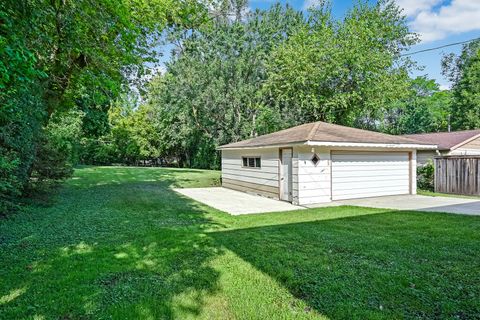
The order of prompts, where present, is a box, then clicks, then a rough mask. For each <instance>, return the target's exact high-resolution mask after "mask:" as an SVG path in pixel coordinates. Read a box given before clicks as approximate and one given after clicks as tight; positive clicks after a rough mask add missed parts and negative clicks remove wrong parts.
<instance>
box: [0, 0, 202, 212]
mask: <svg viewBox="0 0 480 320" xmlns="http://www.w3.org/2000/svg"><path fill="white" fill-rule="evenodd" d="M205 13H206V8H205V7H204V6H203V5H202V4H200V3H198V2H196V1H193V0H192V1H189V0H187V1H176V0H148V1H147V0H120V1H117V0H106V1H103V0H102V1H99V0H94V1H91V0H76V1H63V0H52V1H46V0H32V1H17V0H5V1H1V2H0V191H1V192H0V194H1V195H0V213H3V212H5V211H6V210H8V208H9V207H11V206H12V205H14V203H15V201H16V199H17V197H18V196H19V195H21V193H22V191H23V189H24V188H25V186H26V185H27V184H28V183H29V179H30V176H31V174H32V173H34V174H35V175H36V176H35V177H36V178H38V179H57V178H58V179H61V178H65V176H62V175H64V174H65V175H66V176H68V174H69V173H70V172H71V166H72V165H73V164H74V163H75V162H76V161H77V159H78V145H79V140H80V139H79V136H78V135H76V137H75V139H76V140H75V141H68V143H67V140H69V139H70V137H71V136H70V133H71V132H68V131H69V128H67V127H63V128H60V127H62V121H63V120H61V119H56V120H55V121H56V124H57V125H58V124H59V125H60V126H57V127H55V128H54V127H53V125H54V124H51V123H50V122H51V120H52V119H53V117H54V116H55V115H57V116H60V117H63V116H64V115H65V116H66V118H68V117H69V116H68V115H69V111H71V110H81V111H82V112H83V116H84V117H83V125H82V126H83V130H84V132H85V135H86V137H88V138H91V137H98V136H99V135H103V134H105V133H106V132H107V131H108V128H107V127H106V124H107V121H106V119H107V114H106V113H107V110H108V108H109V106H110V104H111V101H113V100H114V99H116V98H117V97H118V96H119V94H120V93H121V92H124V91H128V89H127V88H129V85H130V84H131V82H134V80H136V77H139V76H141V75H142V74H143V73H144V70H143V67H144V63H146V62H147V61H148V62H150V63H154V62H155V61H156V52H155V51H154V50H152V49H153V48H154V47H155V46H156V45H157V44H158V41H159V35H160V33H161V32H162V31H163V29H164V28H165V27H166V26H168V25H176V26H183V25H185V24H188V25H189V27H190V28H191V27H194V26H195V25H196V24H198V23H202V22H204V21H205ZM55 121H54V122H55ZM65 143H67V144H65ZM37 156H38V158H37ZM63 165H64V166H65V167H64V168H61V166H63ZM36 180H37V179H36Z"/></svg>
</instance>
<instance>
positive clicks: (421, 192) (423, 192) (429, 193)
mask: <svg viewBox="0 0 480 320" xmlns="http://www.w3.org/2000/svg"><path fill="white" fill-rule="evenodd" d="M417 194H419V195H422V196H430V197H447V198H465V199H477V200H478V199H480V196H466V195H462V194H453V193H440V192H433V191H428V190H417Z"/></svg>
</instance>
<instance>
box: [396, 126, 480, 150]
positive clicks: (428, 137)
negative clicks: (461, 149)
mask: <svg viewBox="0 0 480 320" xmlns="http://www.w3.org/2000/svg"><path fill="white" fill-rule="evenodd" d="M477 135H480V129H477V130H465V131H453V132H435V133H420V134H407V135H404V137H407V138H410V139H414V140H417V141H420V142H424V143H430V144H436V145H438V149H439V150H450V149H452V148H453V147H455V146H457V145H459V144H462V143H464V142H467V141H468V140H469V139H472V138H474V137H475V136H477Z"/></svg>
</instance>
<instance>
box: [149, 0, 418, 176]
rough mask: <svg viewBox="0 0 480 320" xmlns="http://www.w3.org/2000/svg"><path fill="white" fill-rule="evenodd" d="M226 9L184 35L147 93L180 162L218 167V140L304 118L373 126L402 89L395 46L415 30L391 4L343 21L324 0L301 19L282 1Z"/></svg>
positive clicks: (168, 147)
mask: <svg viewBox="0 0 480 320" xmlns="http://www.w3.org/2000/svg"><path fill="white" fill-rule="evenodd" d="M240 2H241V1H240ZM237 4H238V2H237ZM236 8H237V10H235V12H237V13H238V12H241V11H242V10H238V6H237V7H236ZM227 16H228V14H227ZM234 16H235V19H226V18H225V15H224V16H221V17H220V18H218V19H217V18H212V21H213V23H212V24H209V25H207V26H205V27H202V28H198V29H197V30H194V31H193V32H192V33H189V34H187V35H185V34H183V36H184V38H182V41H181V42H180V45H179V48H178V49H177V50H175V53H176V54H175V55H174V58H173V59H172V60H171V61H169V62H168V63H167V73H166V74H165V75H162V76H161V77H158V78H156V79H155V80H154V81H153V83H152V86H151V88H150V90H149V93H148V101H149V102H148V103H149V104H151V105H153V106H155V108H156V109H157V114H158V115H159V122H160V124H159V126H158V127H159V128H160V136H161V137H162V147H161V150H163V151H165V152H169V154H170V155H173V154H176V156H177V158H178V159H179V160H180V161H181V162H183V161H185V162H186V163H187V165H190V166H194V167H203V168H218V166H219V160H220V157H219V153H218V152H216V151H215V148H216V147H217V146H218V145H221V144H225V143H228V142H232V141H238V140H241V139H246V138H251V137H255V136H256V135H258V134H264V133H269V132H272V131H274V130H278V129H282V128H284V127H286V126H291V125H295V124H298V123H303V122H307V121H314V120H327V121H331V122H337V123H342V124H349V125H357V126H365V127H367V126H370V127H376V125H377V123H378V120H380V119H383V114H384V112H385V110H386V108H387V107H386V106H389V105H392V102H393V101H396V100H397V99H398V98H399V97H402V96H405V95H406V94H407V93H408V87H409V81H408V80H409V78H408V71H409V70H410V68H412V64H411V62H410V60H408V59H406V58H401V57H400V53H401V52H402V51H403V50H405V49H407V48H408V46H410V45H411V44H414V43H415V42H416V37H415V35H413V34H411V33H410V32H409V30H408V27H407V23H406V20H405V18H404V17H402V16H401V14H400V11H399V9H398V7H396V6H395V4H394V3H393V2H392V1H382V2H380V3H379V4H377V5H374V6H371V5H368V4H366V3H360V4H358V5H357V6H356V7H355V8H354V9H352V10H351V11H350V12H349V13H348V14H347V16H346V17H345V19H344V20H343V21H337V20H335V19H334V18H333V17H332V15H331V13H330V6H329V5H328V4H323V6H321V7H320V8H319V9H317V10H315V11H313V12H311V15H310V17H308V18H306V17H304V16H303V14H302V13H301V12H296V11H295V10H293V9H291V8H290V7H288V6H286V7H282V6H280V5H275V6H272V7H271V8H270V9H269V10H267V11H255V12H251V13H248V14H246V15H245V16H243V17H241V18H239V17H238V16H237V15H234Z"/></svg>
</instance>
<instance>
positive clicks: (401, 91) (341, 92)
mask: <svg viewBox="0 0 480 320" xmlns="http://www.w3.org/2000/svg"><path fill="white" fill-rule="evenodd" d="M416 42H417V37H416V35H414V34H413V33H411V32H410V31H409V29H408V26H407V22H406V18H405V17H403V16H402V14H401V12H400V9H399V8H398V7H397V6H396V5H395V3H394V2H393V1H379V2H378V3H377V4H375V5H370V4H368V3H367V2H359V3H358V4H357V5H356V6H354V7H353V8H352V9H351V10H350V11H349V12H348V13H347V14H346V16H345V17H344V18H343V20H341V21H337V20H335V19H333V18H332V14H331V6H330V3H329V2H322V3H321V5H320V6H319V7H318V8H316V9H315V10H313V11H311V12H310V17H309V19H308V23H307V24H305V26H304V27H303V28H302V29H301V30H300V32H298V33H297V34H295V35H294V36H292V37H291V38H289V39H288V41H286V42H285V43H284V44H283V45H281V46H279V48H278V49H277V50H275V51H274V52H273V54H272V58H271V59H270V61H269V65H268V74H269V77H268V80H267V81H266V85H265V91H266V92H267V93H268V94H269V95H270V99H271V100H272V101H275V104H276V108H277V110H278V111H277V112H278V113H279V114H281V115H282V116H283V117H284V118H285V122H286V123H290V124H297V123H304V122H309V121H315V120H324V121H329V122H335V123H340V124H345V125H357V126H363V127H374V125H375V120H376V119H378V118H379V117H381V116H382V114H383V113H384V112H385V108H386V106H389V105H391V104H392V102H394V101H395V100H397V99H398V98H401V97H402V96H405V95H406V94H407V92H408V84H409V82H408V80H409V77H408V71H409V70H411V68H412V67H413V64H412V62H411V61H410V60H409V59H408V58H402V57H400V54H401V53H402V52H403V51H405V50H407V49H408V48H409V46H411V45H413V44H415V43H416Z"/></svg>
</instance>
